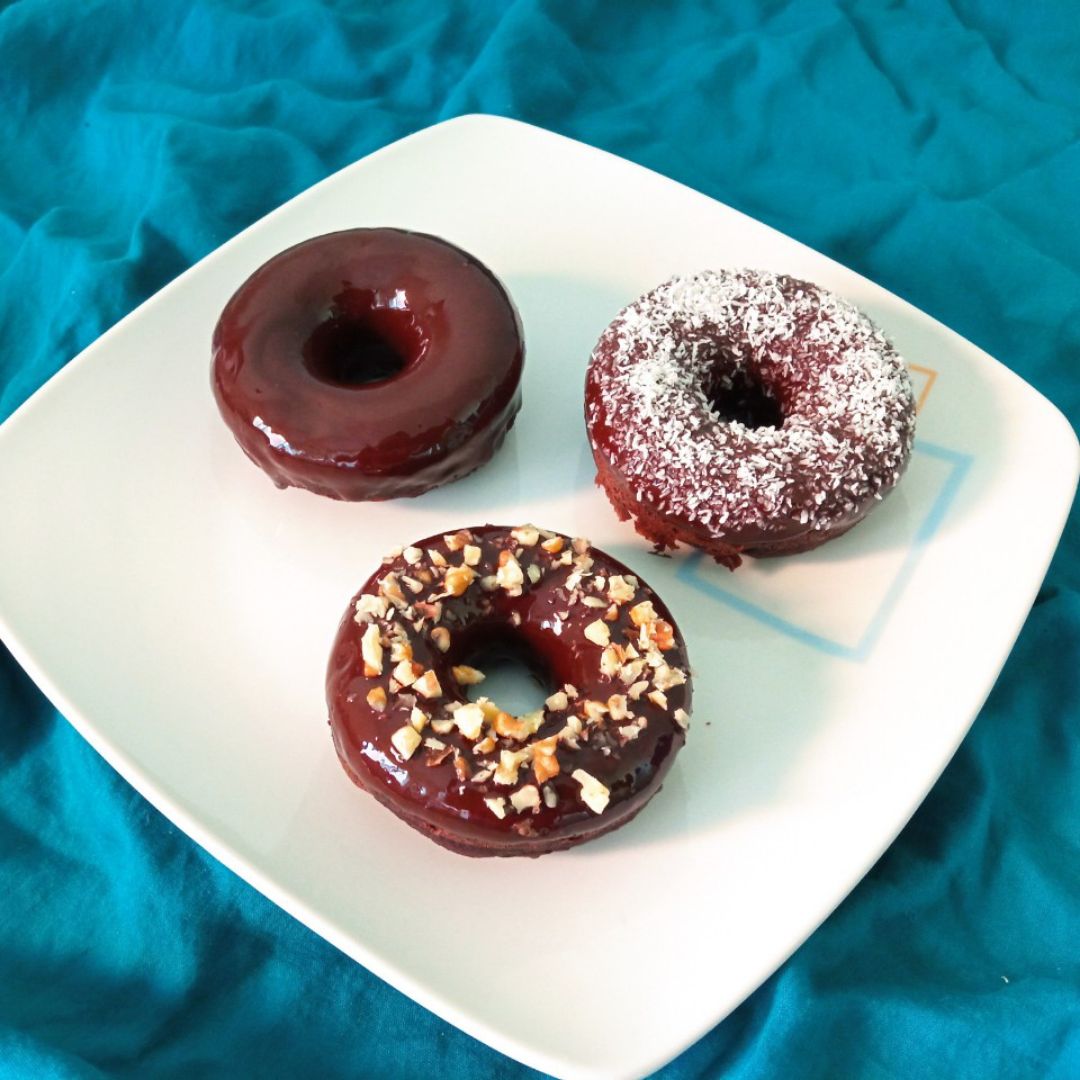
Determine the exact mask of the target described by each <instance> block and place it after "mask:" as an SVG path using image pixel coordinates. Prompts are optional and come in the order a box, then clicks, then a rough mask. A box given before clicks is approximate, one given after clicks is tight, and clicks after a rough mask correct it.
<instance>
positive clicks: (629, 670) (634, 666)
mask: <svg viewBox="0 0 1080 1080" xmlns="http://www.w3.org/2000/svg"><path fill="white" fill-rule="evenodd" d="M644 670H645V661H644V660H642V659H640V658H639V659H637V660H628V661H627V662H626V663H625V664H623V666H622V667H621V668H619V678H620V679H622V681H623V682H624V683H626V684H627V685H629V684H630V683H635V682H637V681H638V677H639V676H640V675H641V673H642V672H643V671H644Z"/></svg>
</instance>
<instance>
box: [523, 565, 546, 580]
mask: <svg viewBox="0 0 1080 1080" xmlns="http://www.w3.org/2000/svg"><path fill="white" fill-rule="evenodd" d="M525 573H526V574H527V575H528V578H529V581H531V582H532V584H533V585H535V584H536V583H537V582H538V581H539V580H540V577H541V575H542V573H543V571H542V570H541V569H540V567H539V566H538V565H537V564H536V563H529V568H528V569H527V570H526V571H525Z"/></svg>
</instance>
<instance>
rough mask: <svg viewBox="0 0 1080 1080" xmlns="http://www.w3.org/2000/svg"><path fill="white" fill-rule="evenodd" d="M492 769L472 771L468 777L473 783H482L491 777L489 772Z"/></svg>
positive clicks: (491, 771)
mask: <svg viewBox="0 0 1080 1080" xmlns="http://www.w3.org/2000/svg"><path fill="white" fill-rule="evenodd" d="M494 771H495V770H494V769H480V771H479V772H474V773H473V774H472V776H471V777H470V779H471V780H472V782H473V783H474V784H482V783H483V782H484V781H485V780H490V779H491V774H492V773H493V772H494Z"/></svg>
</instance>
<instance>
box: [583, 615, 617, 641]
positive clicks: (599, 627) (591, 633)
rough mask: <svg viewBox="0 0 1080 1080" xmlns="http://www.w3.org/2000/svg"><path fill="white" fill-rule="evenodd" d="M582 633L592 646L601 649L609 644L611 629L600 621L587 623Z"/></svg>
mask: <svg viewBox="0 0 1080 1080" xmlns="http://www.w3.org/2000/svg"><path fill="white" fill-rule="evenodd" d="M583 633H584V634H585V637H586V638H588V639H589V641H591V642H592V643H593V644H594V645H600V646H601V647H603V646H606V645H610V644H611V628H610V627H609V626H608V624H607V623H606V622H604V621H603V620H602V619H597V620H596V621H595V622H591V623H589V625H588V626H586V627H585V630H584V631H583Z"/></svg>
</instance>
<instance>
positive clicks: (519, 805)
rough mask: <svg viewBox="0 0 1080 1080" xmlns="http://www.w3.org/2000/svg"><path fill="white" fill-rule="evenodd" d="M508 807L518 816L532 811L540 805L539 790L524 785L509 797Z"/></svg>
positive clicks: (534, 786)
mask: <svg viewBox="0 0 1080 1080" xmlns="http://www.w3.org/2000/svg"><path fill="white" fill-rule="evenodd" d="M510 805H511V806H512V807H513V808H514V809H515V810H516V811H517V812H518V813H519V814H520V813H523V812H524V811H526V810H533V809H535V808H536V807H538V806H539V805H540V789H539V788H538V787H537V786H536V785H535V784H526V785H525V786H524V787H522V788H518V789H517V791H515V792H513V793H512V794H511V795H510Z"/></svg>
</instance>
